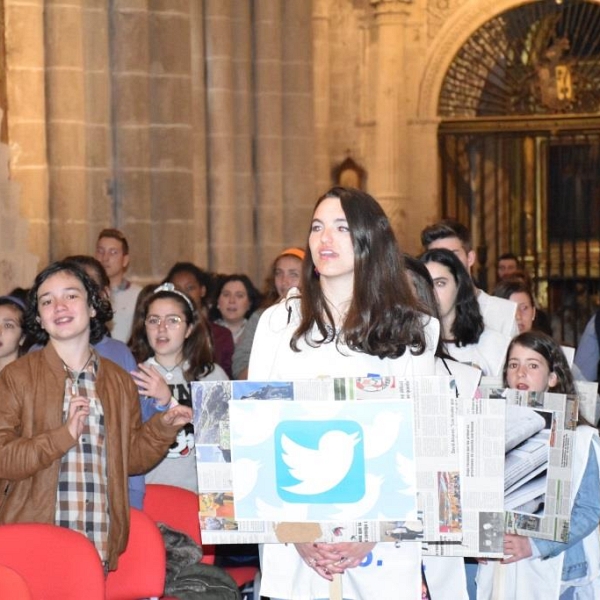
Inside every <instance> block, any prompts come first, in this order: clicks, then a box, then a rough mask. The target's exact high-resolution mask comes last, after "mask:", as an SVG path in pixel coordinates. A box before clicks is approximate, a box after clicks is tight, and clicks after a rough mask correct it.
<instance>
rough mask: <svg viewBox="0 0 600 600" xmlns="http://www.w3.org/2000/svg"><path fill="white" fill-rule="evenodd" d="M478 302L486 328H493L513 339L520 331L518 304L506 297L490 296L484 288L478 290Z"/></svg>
mask: <svg viewBox="0 0 600 600" xmlns="http://www.w3.org/2000/svg"><path fill="white" fill-rule="evenodd" d="M477 302H478V304H479V310H480V311H481V316H482V317H483V324H484V325H485V328H486V329H492V330H494V331H498V332H499V333H501V334H503V335H505V336H507V337H508V338H510V339H511V340H512V338H514V337H515V335H518V333H519V327H518V326H517V320H516V318H515V315H516V314H517V304H516V302H513V301H512V300H507V299H506V298H499V297H498V296H490V295H489V294H486V293H485V292H484V291H483V290H477Z"/></svg>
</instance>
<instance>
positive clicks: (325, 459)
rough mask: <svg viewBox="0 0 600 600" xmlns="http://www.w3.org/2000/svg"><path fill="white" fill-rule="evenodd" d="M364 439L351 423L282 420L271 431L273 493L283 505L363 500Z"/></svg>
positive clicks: (358, 428) (357, 427)
mask: <svg viewBox="0 0 600 600" xmlns="http://www.w3.org/2000/svg"><path fill="white" fill-rule="evenodd" d="M363 440H364V434H363V430H362V428H361V426H360V424H359V423H357V422H356V421H342V420H328V421H282V422H281V423H279V425H278V426H277V428H276V429H275V470H276V479H277V493H278V494H279V497H280V498H281V499H282V500H284V501H287V502H294V503H303V504H329V503H336V504H347V503H353V502H357V501H358V500H360V499H361V498H362V497H363V496H364V495H365V456H364V454H365V453H364V441H363Z"/></svg>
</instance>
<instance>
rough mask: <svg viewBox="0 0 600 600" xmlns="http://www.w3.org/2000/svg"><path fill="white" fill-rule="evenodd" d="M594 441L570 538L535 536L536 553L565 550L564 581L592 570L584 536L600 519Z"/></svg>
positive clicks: (547, 554) (554, 553) (599, 475)
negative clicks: (541, 537)
mask: <svg viewBox="0 0 600 600" xmlns="http://www.w3.org/2000/svg"><path fill="white" fill-rule="evenodd" d="M594 443H595V442H594V440H593V439H592V441H591V442H590V450H589V453H588V460H587V464H586V467H585V471H584V473H583V477H582V479H581V483H580V485H579V489H578V490H577V495H576V496H575V502H574V503H573V508H572V510H571V520H570V534H569V541H568V542H567V543H566V544H565V543H562V542H555V541H550V540H540V539H533V538H532V542H533V544H535V547H536V548H535V549H534V550H533V551H534V554H535V553H536V552H535V550H538V551H539V555H540V556H541V557H542V559H544V558H550V557H552V556H557V555H558V554H560V553H561V552H564V553H565V557H564V562H563V568H562V577H561V579H562V580H563V581H564V582H569V581H573V580H575V579H579V578H582V577H585V576H586V575H587V574H588V564H587V560H586V555H585V551H584V544H583V540H584V539H585V538H586V537H587V536H588V535H590V533H592V532H593V531H594V530H596V529H597V528H598V523H599V522H600V473H599V469H598V461H597V459H596V452H595V451H594V448H593V444H594Z"/></svg>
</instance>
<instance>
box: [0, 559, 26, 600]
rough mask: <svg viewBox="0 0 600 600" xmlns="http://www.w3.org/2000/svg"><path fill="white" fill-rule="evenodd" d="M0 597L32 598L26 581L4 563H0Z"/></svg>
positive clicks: (15, 599)
mask: <svg viewBox="0 0 600 600" xmlns="http://www.w3.org/2000/svg"><path fill="white" fill-rule="evenodd" d="M0 598H7V599H10V600H33V598H32V596H31V591H30V590H29V586H28V585H27V582H26V581H25V580H24V579H23V577H21V575H19V574H18V573H17V572H16V571H14V570H13V569H11V568H10V567H7V566H6V565H0Z"/></svg>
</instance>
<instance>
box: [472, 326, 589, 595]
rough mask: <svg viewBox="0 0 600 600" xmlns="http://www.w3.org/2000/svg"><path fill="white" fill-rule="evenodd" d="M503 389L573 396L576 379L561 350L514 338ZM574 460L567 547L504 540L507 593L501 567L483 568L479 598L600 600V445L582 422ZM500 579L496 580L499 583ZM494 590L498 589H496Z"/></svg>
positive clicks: (546, 340)
mask: <svg viewBox="0 0 600 600" xmlns="http://www.w3.org/2000/svg"><path fill="white" fill-rule="evenodd" d="M503 375H504V384H505V385H506V386H507V387H509V388H513V389H519V390H524V391H531V392H546V391H547V392H555V393H563V394H575V393H576V389H575V384H574V381H573V375H572V373H571V370H570V369H569V366H568V364H567V361H566V358H565V356H564V354H563V352H562V350H561V348H560V346H559V345H558V344H557V343H556V342H555V341H554V340H553V339H552V338H551V337H550V336H548V335H546V334H544V333H541V332H537V331H529V332H526V333H522V334H521V335H519V336H517V337H515V338H514V339H513V340H512V342H511V344H510V346H509V348H508V352H507V355H506V363H505V365H504V373H503ZM573 451H574V454H573V490H572V496H571V498H572V502H573V504H572V507H571V520H570V534H569V541H568V542H567V543H562V542H555V541H549V540H542V539H535V538H531V537H524V536H520V535H513V534H506V535H505V536H504V554H505V556H506V558H505V559H504V560H503V561H502V565H506V566H504V567H502V570H503V571H504V573H503V577H501V578H500V579H502V580H503V586H502V587H503V590H501V589H499V586H498V581H494V572H496V574H497V573H498V570H497V564H496V565H494V563H493V562H492V561H490V563H489V564H481V565H480V566H479V572H478V575H477V585H478V589H477V598H478V600H483V599H487V598H502V599H504V600H508V599H514V600H518V599H520V598H527V599H528V600H537V599H539V600H553V599H560V600H588V599H589V600H592V599H596V598H600V579H599V575H600V538H599V535H598V522H599V521H600V475H599V471H598V464H599V459H600V439H599V438H598V431H597V430H596V429H595V428H594V427H591V426H590V425H589V424H588V423H586V422H585V420H584V419H583V418H582V417H581V416H580V417H579V421H578V426H577V430H576V433H575V444H574V449H573ZM497 579H498V578H497ZM494 584H496V585H494Z"/></svg>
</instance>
